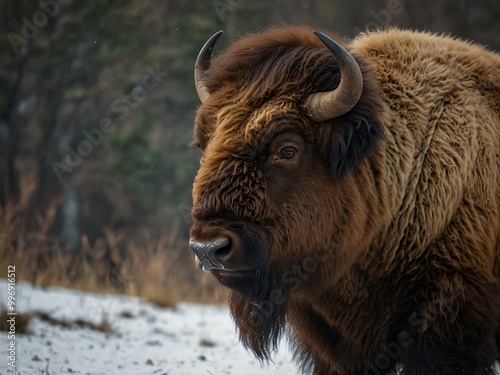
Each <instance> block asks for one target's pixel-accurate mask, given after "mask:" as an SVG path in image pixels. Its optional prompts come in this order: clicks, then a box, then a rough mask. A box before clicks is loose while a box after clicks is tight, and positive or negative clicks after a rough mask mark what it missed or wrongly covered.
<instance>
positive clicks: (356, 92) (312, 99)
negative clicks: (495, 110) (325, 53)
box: [304, 31, 363, 122]
mask: <svg viewBox="0 0 500 375" xmlns="http://www.w3.org/2000/svg"><path fill="white" fill-rule="evenodd" d="M314 34H315V35H316V36H317V37H318V38H319V39H320V40H321V41H322V42H323V44H324V45H325V46H326V47H327V48H328V49H329V50H330V52H331V53H332V54H333V56H335V58H336V59H337V61H338V63H339V67H340V83H339V85H338V87H337V88H336V89H335V90H333V91H328V92H318V93H315V94H311V95H309V96H308V97H307V99H306V101H305V103H304V107H305V108H307V110H308V112H309V115H310V116H311V117H312V118H313V119H314V120H316V121H318V122H321V121H326V120H329V119H332V118H335V117H338V116H341V115H343V114H345V113H347V112H348V111H350V110H351V108H352V107H354V106H355V105H356V103H357V102H358V100H359V98H360V97H361V91H362V90H363V75H362V74H361V70H360V68H359V65H358V63H357V62H356V60H354V58H353V57H352V56H351V54H350V53H349V52H347V51H346V50H345V49H344V48H343V47H342V46H340V45H339V44H338V43H337V42H335V41H334V40H332V39H330V38H329V37H327V36H326V35H325V34H322V33H320V32H317V31H314Z"/></svg>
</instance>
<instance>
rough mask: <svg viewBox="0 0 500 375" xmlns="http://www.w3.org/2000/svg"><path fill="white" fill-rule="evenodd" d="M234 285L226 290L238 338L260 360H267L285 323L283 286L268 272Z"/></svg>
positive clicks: (285, 304) (284, 292)
mask: <svg viewBox="0 0 500 375" xmlns="http://www.w3.org/2000/svg"><path fill="white" fill-rule="evenodd" d="M233 288H234V289H233V290H231V292H230V293H229V306H230V308H231V314H232V316H233V318H234V320H235V322H236V324H237V325H238V328H239V331H240V338H241V341H242V343H243V344H244V345H245V347H247V348H249V349H251V350H252V351H253V352H254V353H255V355H256V356H257V357H258V358H259V359H260V360H261V361H268V360H269V359H270V354H271V352H272V351H274V350H276V348H277V344H278V341H279V339H280V337H281V335H282V333H283V328H284V325H285V312H286V307H287V303H286V301H287V298H286V295H287V291H286V288H285V286H283V285H280V283H278V282H277V280H276V279H275V277H274V276H273V275H272V274H271V273H266V274H263V275H260V277H259V278H254V279H252V280H248V281H246V282H245V283H244V284H240V285H237V286H233Z"/></svg>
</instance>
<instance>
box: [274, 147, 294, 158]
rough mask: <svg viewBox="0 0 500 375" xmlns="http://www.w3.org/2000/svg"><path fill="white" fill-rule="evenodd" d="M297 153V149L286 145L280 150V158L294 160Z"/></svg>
mask: <svg viewBox="0 0 500 375" xmlns="http://www.w3.org/2000/svg"><path fill="white" fill-rule="evenodd" d="M296 153H297V150H296V149H294V148H293V147H285V148H283V149H282V150H281V151H280V152H279V154H278V156H279V158H280V159H286V160H292V159H293V158H294V157H295V154H296Z"/></svg>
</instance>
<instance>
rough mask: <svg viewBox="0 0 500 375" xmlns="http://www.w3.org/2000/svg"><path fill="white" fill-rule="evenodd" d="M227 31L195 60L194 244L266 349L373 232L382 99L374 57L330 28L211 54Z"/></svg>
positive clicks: (290, 32)
mask: <svg viewBox="0 0 500 375" xmlns="http://www.w3.org/2000/svg"><path fill="white" fill-rule="evenodd" d="M220 33H221V32H219V33H217V34H215V35H214V36H213V37H212V38H211V39H209V41H208V42H207V43H206V44H205V46H204V47H203V49H202V50H201V52H200V54H199V56H198V59H197V61H196V68H195V81H196V88H197V91H198V94H199V96H200V99H201V101H202V103H203V104H202V106H201V107H200V108H199V110H198V114H197V117H196V121H195V131H194V141H193V144H194V145H195V146H197V147H199V148H200V149H201V160H200V169H199V172H198V175H197V177H196V180H195V182H194V186H193V202H194V206H193V211H192V214H193V219H194V224H193V227H192V229H191V240H190V246H191V249H192V250H193V251H194V253H195V254H196V259H197V263H198V265H199V267H200V268H201V269H203V270H204V271H207V272H211V273H212V274H213V275H214V276H215V277H216V278H217V279H218V280H219V281H220V282H221V283H222V284H224V285H226V286H227V287H229V288H230V289H231V291H230V295H229V303H230V307H231V311H232V314H233V317H234V319H235V321H236V324H237V326H238V327H239V331H240V335H241V339H242V341H243V343H244V344H245V345H246V346H247V347H249V348H250V349H252V350H253V351H254V353H255V354H256V355H257V356H258V357H259V358H261V359H267V358H269V353H270V350H272V349H273V348H275V347H276V343H277V340H278V338H279V337H280V334H281V332H282V329H283V326H284V322H285V320H286V314H287V309H289V308H291V307H290V301H291V300H292V299H293V298H296V297H297V298H299V297H300V296H301V295H304V293H309V294H320V293H321V292H322V291H324V290H325V288H330V287H332V286H333V285H334V284H335V282H337V281H338V280H339V278H340V277H342V275H343V274H344V273H345V272H346V270H347V269H348V268H349V267H350V266H351V265H352V264H353V262H354V261H355V259H356V257H357V255H358V254H359V252H360V251H361V250H362V249H364V248H366V243H367V241H369V240H370V236H371V235H372V232H373V226H374V225H373V220H376V219H375V218H373V217H369V212H373V210H369V209H368V206H370V205H376V204H377V201H378V198H377V197H376V196H375V195H374V194H373V190H372V189H369V188H366V187H367V186H369V185H370V184H372V183H373V179H374V178H376V176H375V177H374V176H373V175H371V174H368V173H366V172H363V168H362V165H361V164H362V163H363V162H365V163H368V162H369V161H367V155H368V154H369V153H371V152H372V151H373V150H374V149H375V146H376V143H377V140H378V139H379V138H380V137H381V134H382V128H381V126H380V122H379V120H378V116H377V113H379V112H380V110H381V101H380V99H379V98H378V95H377V89H376V87H375V85H374V83H373V82H374V81H373V79H371V78H370V74H369V73H368V67H366V66H364V65H365V64H364V63H363V62H362V61H359V59H358V61H356V60H355V59H354V58H353V57H352V56H351V54H349V53H348V52H347V51H346V50H345V49H344V48H343V47H341V46H340V45H339V44H338V43H336V42H335V41H333V40H332V39H330V38H329V37H327V36H326V35H324V34H321V33H316V36H315V35H314V34H313V33H312V32H310V31H309V30H306V29H305V28H291V29H290V28H288V29H271V30H269V31H267V32H265V33H262V34H255V35H250V36H247V37H245V38H243V39H241V40H240V41H238V42H236V43H235V44H233V45H232V46H231V47H230V48H229V49H228V50H227V51H226V52H225V53H223V54H222V55H220V56H219V57H218V58H217V59H215V60H214V61H213V62H211V61H210V54H211V50H212V48H213V46H214V44H215V41H216V40H217V38H218V37H219V36H220ZM365 169H366V168H365Z"/></svg>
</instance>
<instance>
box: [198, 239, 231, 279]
mask: <svg viewBox="0 0 500 375" xmlns="http://www.w3.org/2000/svg"><path fill="white" fill-rule="evenodd" d="M189 246H190V247H191V250H193V252H194V253H195V254H196V256H197V257H198V259H199V260H200V268H202V269H203V271H205V272H209V271H212V270H224V269H226V267H225V266H224V263H225V261H226V260H227V259H228V258H229V256H230V253H231V239H230V238H228V237H220V238H216V239H214V240H210V241H195V240H193V239H191V240H190V241H189Z"/></svg>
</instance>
